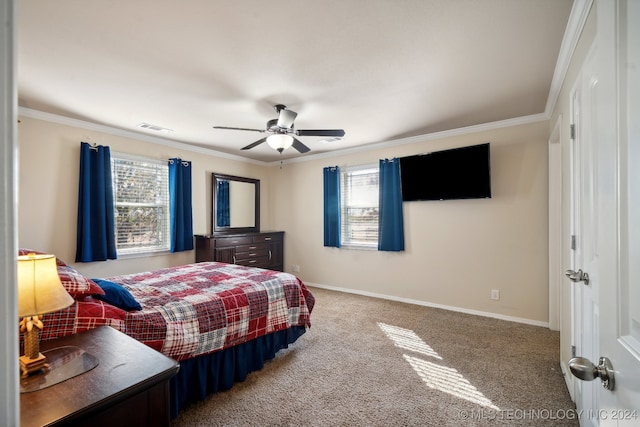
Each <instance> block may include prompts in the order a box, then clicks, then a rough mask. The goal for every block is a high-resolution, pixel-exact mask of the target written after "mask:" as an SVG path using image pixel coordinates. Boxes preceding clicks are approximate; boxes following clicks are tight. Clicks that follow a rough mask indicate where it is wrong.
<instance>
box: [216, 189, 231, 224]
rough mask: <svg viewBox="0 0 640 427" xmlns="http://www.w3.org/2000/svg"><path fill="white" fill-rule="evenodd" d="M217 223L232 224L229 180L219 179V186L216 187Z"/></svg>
mask: <svg viewBox="0 0 640 427" xmlns="http://www.w3.org/2000/svg"><path fill="white" fill-rule="evenodd" d="M216 223H217V226H218V227H229V226H231V216H230V212H229V181H218V188H217V189H216Z"/></svg>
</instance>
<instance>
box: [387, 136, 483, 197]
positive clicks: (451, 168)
mask: <svg viewBox="0 0 640 427" xmlns="http://www.w3.org/2000/svg"><path fill="white" fill-rule="evenodd" d="M400 175H401V177H402V200H403V201H405V202H409V201H415V200H451V199H486V198H491V165H490V150H489V143H486V144H480V145H473V146H469V147H462V148H454V149H450V150H443V151H435V152H433V153H429V154H420V155H415V156H408V157H401V158H400Z"/></svg>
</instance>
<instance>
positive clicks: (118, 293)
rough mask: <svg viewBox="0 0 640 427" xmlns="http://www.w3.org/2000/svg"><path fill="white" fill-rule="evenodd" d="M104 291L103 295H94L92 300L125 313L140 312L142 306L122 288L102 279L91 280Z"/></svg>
mask: <svg viewBox="0 0 640 427" xmlns="http://www.w3.org/2000/svg"><path fill="white" fill-rule="evenodd" d="M93 281H94V282H96V283H97V284H98V286H100V287H101V288H102V290H103V291H104V295H94V296H93V297H94V298H97V299H99V300H102V301H104V302H108V303H109V304H111V305H114V306H116V307H118V308H121V309H123V310H126V311H133V310H142V306H141V305H140V303H139V302H138V301H136V299H135V298H134V297H133V295H131V292H129V291H128V290H127V289H126V288H125V287H124V286H122V285H119V284H117V283H113V282H109V281H108V280H103V279H93Z"/></svg>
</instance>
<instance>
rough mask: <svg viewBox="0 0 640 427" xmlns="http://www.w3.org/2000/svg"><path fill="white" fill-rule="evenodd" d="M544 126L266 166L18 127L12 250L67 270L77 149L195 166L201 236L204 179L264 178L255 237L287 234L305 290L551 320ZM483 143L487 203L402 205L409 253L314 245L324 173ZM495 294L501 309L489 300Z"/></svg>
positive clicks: (145, 265) (127, 268)
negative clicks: (84, 144)
mask: <svg viewBox="0 0 640 427" xmlns="http://www.w3.org/2000/svg"><path fill="white" fill-rule="evenodd" d="M548 127H549V126H548V123H547V122H538V123H534V124H528V125H520V126H513V127H507V128H502V129H497V130H492V131H485V132H476V133H472V134H466V135H460V136H455V137H449V138H442V139H437V140H425V141H424V142H418V143H413V144H405V145H399V146H395V147H390V148H384V149H376V150H371V151H363V152H359V153H352V154H346V155H344V154H343V155H340V154H339V155H336V156H335V157H330V158H322V159H318V158H315V159H314V158H313V157H312V160H310V161H302V162H294V163H289V164H285V165H284V166H283V167H282V168H280V167H278V166H274V167H265V166H260V165H257V164H253V163H244V162H238V161H233V160H228V159H224V158H220V157H216V156H213V155H203V154H202V153H194V152H191V151H187V150H181V149H176V148H172V147H167V146H163V145H157V144H152V143H150V142H146V141H140V140H135V139H130V138H126V137H122V136H117V135H113V134H109V133H101V132H95V131H89V130H86V129H83V128H79V127H75V126H70V125H62V124H57V123H52V122H49V121H44V120H38V119H34V118H29V117H26V118H22V123H21V124H20V127H19V141H20V156H21V160H20V194H19V197H20V201H19V244H20V246H21V247H30V248H33V249H38V250H43V251H47V252H53V253H55V254H56V255H57V256H58V257H60V258H62V259H64V260H66V261H68V262H70V263H72V264H73V259H74V257H75V236H76V231H75V230H76V229H75V226H76V217H77V191H78V190H77V186H78V166H77V165H78V162H79V145H80V142H81V141H87V140H88V138H91V139H90V140H88V142H91V143H93V142H95V143H98V144H102V145H109V146H110V147H111V149H112V150H113V151H120V152H126V153H130V154H138V155H145V156H150V157H153V158H157V159H167V158H169V157H181V158H183V159H186V160H191V161H192V162H193V200H194V205H193V209H194V232H195V233H196V234H202V233H208V232H210V214H211V211H210V205H211V187H210V186H211V179H210V173H211V172H214V171H215V172H221V173H227V174H232V175H240V176H248V177H252V178H259V179H261V224H262V229H263V230H284V231H285V269H286V270H287V271H291V266H292V265H294V264H296V265H299V266H300V268H301V271H300V273H299V274H298V275H299V276H300V277H301V278H302V279H303V280H304V281H305V282H307V283H310V284H318V285H322V286H329V287H336V288H342V289H345V290H350V291H354V292H361V293H368V294H374V295H380V296H388V297H392V298H396V299H404V300H410V301H415V302H421V303H427V304H434V305H440V306H443V307H449V308H457V309H462V310H465V311H470V312H479V313H492V314H494V315H496V316H498V317H500V316H503V317H508V318H514V319H522V320H525V321H531V322H533V323H539V324H545V323H546V322H547V321H548V259H547V257H548V255H547V254H548V250H547V245H548V243H547V242H548V234H547V223H548V219H547V209H548V208H547V162H548V161H547V146H546V143H547V140H548V135H549V129H548ZM484 142H490V143H491V173H492V186H493V189H492V190H493V198H491V199H486V200H454V201H437V202H411V203H405V204H404V209H405V240H406V251H405V252H402V253H388V252H377V251H362V250H346V249H335V248H325V247H323V223H322V200H323V196H322V194H323V189H322V168H323V167H325V166H329V165H336V164H337V165H340V166H350V165H359V164H364V163H376V162H377V161H378V159H380V158H389V157H401V156H405V155H411V154H417V153H425V152H429V151H436V150H441V149H447V148H453V147H459V146H465V145H473V144H479V143H484ZM193 260H194V254H193V252H187V253H183V254H174V255H164V256H156V257H150V258H141V259H126V260H117V261H107V262H98V263H88V264H82V263H79V264H77V265H75V264H74V265H75V266H76V268H78V269H79V270H80V271H82V272H83V273H85V274H87V275H89V276H92V277H105V276H109V275H115V274H125V273H130V272H136V271H144V270H149V269H154V268H161V267H165V266H171V265H178V264H182V263H186V262H192V261H193ZM492 289H498V290H499V291H500V300H499V301H493V300H491V299H490V292H491V290H492Z"/></svg>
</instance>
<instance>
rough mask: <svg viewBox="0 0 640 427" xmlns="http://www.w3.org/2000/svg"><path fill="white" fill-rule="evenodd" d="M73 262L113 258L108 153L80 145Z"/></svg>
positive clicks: (114, 242) (113, 243)
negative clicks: (74, 255)
mask: <svg viewBox="0 0 640 427" xmlns="http://www.w3.org/2000/svg"><path fill="white" fill-rule="evenodd" d="M79 183H80V185H79V189H78V224H77V227H78V229H77V235H76V262H92V261H106V260H108V259H116V258H117V257H118V256H117V253H116V234H115V226H114V221H115V215H114V209H113V186H112V185H113V184H112V181H111V151H110V150H109V147H104V146H102V145H98V146H93V147H92V146H91V145H89V144H87V143H86V142H82V143H81V144H80V179H79Z"/></svg>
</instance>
